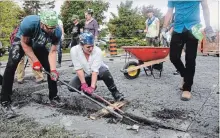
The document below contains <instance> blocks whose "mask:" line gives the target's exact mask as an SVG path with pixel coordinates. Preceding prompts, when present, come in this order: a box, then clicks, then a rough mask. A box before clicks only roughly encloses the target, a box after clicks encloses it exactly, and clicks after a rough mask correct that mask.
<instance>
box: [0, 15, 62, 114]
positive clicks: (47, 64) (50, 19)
mask: <svg viewBox="0 0 220 138" xmlns="http://www.w3.org/2000/svg"><path fill="white" fill-rule="evenodd" d="M61 35H62V32H61V29H60V28H59V27H58V19H57V15H56V12H55V11H45V12H42V13H41V14H40V16H38V15H29V16H27V17H25V18H24V19H23V21H22V22H21V24H20V27H19V30H18V32H17V34H16V37H15V39H14V42H13V44H12V45H13V46H11V49H10V52H9V58H8V63H7V65H6V68H5V72H4V75H3V84H2V90H1V105H2V106H1V107H2V110H3V113H4V116H5V117H6V118H12V117H15V116H16V113H15V112H14V111H13V110H12V108H11V103H12V100H11V96H12V86H13V80H14V75H15V71H16V68H17V65H18V63H19V62H20V60H21V58H22V57H23V56H24V54H26V55H27V56H28V57H29V58H30V59H31V60H32V62H33V69H34V70H36V71H39V70H41V69H42V67H44V69H45V70H46V71H47V72H50V74H51V75H48V76H47V81H48V87H49V99H50V105H51V106H59V105H60V104H61V102H60V98H59V97H58V96H57V92H58V91H57V82H56V81H57V79H58V76H59V75H58V72H57V71H56V50H57V49H56V46H57V44H58V43H59V41H60V39H61ZM48 41H51V42H52V45H51V47H50V48H47V47H46V44H47V42H48ZM49 49H50V50H49Z"/></svg>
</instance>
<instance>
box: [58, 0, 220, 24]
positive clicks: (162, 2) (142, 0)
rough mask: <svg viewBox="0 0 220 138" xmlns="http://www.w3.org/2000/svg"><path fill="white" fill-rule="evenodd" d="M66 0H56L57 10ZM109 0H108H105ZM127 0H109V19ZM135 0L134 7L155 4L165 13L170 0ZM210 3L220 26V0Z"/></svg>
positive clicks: (214, 22)
mask: <svg viewBox="0 0 220 138" xmlns="http://www.w3.org/2000/svg"><path fill="white" fill-rule="evenodd" d="M63 1H64V0H56V7H55V9H56V11H58V12H59V11H60V7H61V5H62V4H63ZM105 1H108V0H105ZM125 1H126V0H111V1H110V0H109V3H110V6H109V9H108V12H106V13H105V15H106V17H107V20H108V19H109V18H111V17H110V12H113V13H115V14H117V5H119V4H120V3H121V2H125ZM132 1H133V7H142V6H144V5H145V6H147V5H150V4H151V5H154V7H156V8H159V9H161V12H162V13H163V14H165V13H166V11H167V1H168V0H132ZM207 1H208V5H209V10H210V15H211V17H210V18H211V25H212V26H213V27H215V28H219V22H220V21H219V19H220V16H219V6H220V5H219V3H220V2H219V0H207ZM201 21H202V24H203V25H204V20H203V15H202V8H201Z"/></svg>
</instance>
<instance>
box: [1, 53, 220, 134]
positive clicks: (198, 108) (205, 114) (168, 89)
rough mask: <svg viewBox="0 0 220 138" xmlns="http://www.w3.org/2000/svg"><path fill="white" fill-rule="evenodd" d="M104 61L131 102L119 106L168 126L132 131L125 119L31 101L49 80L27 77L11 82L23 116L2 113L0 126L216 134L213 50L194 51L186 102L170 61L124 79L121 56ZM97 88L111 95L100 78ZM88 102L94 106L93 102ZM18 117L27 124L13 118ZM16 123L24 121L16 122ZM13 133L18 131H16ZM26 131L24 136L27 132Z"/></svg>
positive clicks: (67, 74)
mask: <svg viewBox="0 0 220 138" xmlns="http://www.w3.org/2000/svg"><path fill="white" fill-rule="evenodd" d="M133 60H134V59H133ZM105 61H106V63H107V65H108V66H109V68H110V71H111V73H112V75H113V77H114V80H115V83H116V84H117V86H118V89H119V91H120V92H122V93H124V95H125V96H126V99H127V100H128V101H129V102H130V103H129V105H127V106H126V107H125V108H124V109H123V110H124V111H126V112H129V113H132V114H135V115H138V116H141V117H145V118H147V119H149V120H152V121H157V122H160V123H161V124H165V125H166V126H167V127H168V128H167V129H165V128H155V127H151V126H144V127H141V129H140V130H139V132H138V133H136V132H134V131H128V130H126V127H127V125H126V124H123V123H117V124H109V123H108V120H109V118H103V119H98V120H96V121H93V120H90V119H88V118H87V116H86V115H85V114H84V113H79V114H75V113H76V112H71V113H70V114H65V113H66V112H67V109H62V110H65V112H63V111H61V109H56V108H51V107H48V106H45V105H42V104H38V103H36V102H33V99H32V98H31V95H32V93H33V92H36V91H39V90H41V91H42V90H43V93H45V94H47V92H48V90H47V89H46V88H47V83H43V84H40V85H39V84H36V83H35V82H34V81H33V80H31V79H30V78H29V79H28V80H26V83H24V84H19V85H18V84H17V83H15V84H14V88H15V94H14V96H13V99H14V101H15V103H16V102H17V101H18V100H19V101H24V102H23V103H24V104H23V105H22V106H20V108H19V109H16V110H17V112H19V114H20V115H21V116H19V118H16V119H15V120H14V121H5V120H4V119H3V118H1V117H0V119H1V120H0V121H1V123H0V128H4V130H7V129H9V130H10V128H11V126H10V125H12V124H16V125H17V127H16V129H15V128H13V129H14V130H19V129H21V130H23V129H24V128H26V129H27V130H29V129H28V124H29V122H30V120H31V122H33V124H37V125H35V126H36V129H35V131H36V136H37V134H41V129H42V127H48V128H53V127H54V126H57V128H53V129H55V130H56V132H57V133H55V132H54V131H53V129H48V131H47V132H48V133H46V134H45V135H48V136H51V137H55V136H58V137H64V136H66V137H95V138H99V137H100V138H103V137H108V138H110V137H111V138H127V137H134V138H145V137H146V138H152V137H155V138H157V137H158V138H159V137H160V138H177V137H178V138H180V137H184V138H185V137H187V138H188V137H189V138H190V137H195V138H203V137H209V138H217V137H218V136H219V127H218V124H219V83H218V82H219V74H218V73H219V66H218V65H219V58H217V57H211V56H208V57H206V56H198V57H197V66H196V74H195V79H194V85H193V89H192V99H191V100H190V101H187V102H185V101H181V100H180V95H181V91H180V90H179V88H180V85H181V83H182V80H181V77H180V76H178V75H173V72H174V71H175V69H174V67H173V65H172V63H170V62H169V61H167V62H165V63H164V71H163V73H162V77H161V78H160V79H154V78H153V77H152V76H146V75H145V73H144V71H143V70H141V73H140V75H139V77H138V78H136V79H134V80H128V79H126V78H125V77H124V75H123V74H122V73H121V72H120V69H122V68H123V66H124V64H125V63H124V59H123V57H114V58H113V61H110V60H109V58H105ZM62 65H63V66H62V68H61V69H59V72H60V73H61V79H63V80H66V81H69V80H70V79H71V78H72V77H73V76H74V74H72V73H71V72H72V69H71V68H69V67H68V65H70V61H65V62H63V64H62ZM29 70H30V69H28V71H29ZM1 72H2V70H1ZM156 75H158V73H156ZM58 90H59V94H60V95H61V96H64V97H69V98H70V99H71V97H76V95H77V94H75V93H69V91H68V90H67V88H66V86H63V85H62V86H59V87H58ZM96 93H97V94H99V95H101V96H104V97H106V98H108V99H112V97H111V94H110V92H109V91H108V89H107V88H106V87H105V85H104V83H103V82H98V88H97V90H96ZM67 99H68V98H67ZM72 99H74V98H72ZM73 101H74V100H72V102H73ZM79 101H80V100H79ZM69 103H71V102H69ZM90 104H91V106H94V105H92V103H90ZM82 106H85V105H82ZM86 106H88V105H86ZM96 110H98V108H97V109H96ZM89 113H91V112H87V114H89ZM22 119H23V120H24V121H23V122H24V124H25V125H19V123H15V122H19V121H20V120H22ZM26 120H27V121H26ZM3 122H6V123H9V124H10V125H6V126H5V127H3V126H4V124H5V123H3ZM25 122H26V123H25ZM26 125H27V126H26ZM20 126H22V127H21V128H20ZM34 128H35V127H34ZM63 128H65V129H63ZM169 128H171V129H169ZM1 130H2V129H1ZM58 130H59V131H58ZM21 132H22V131H21ZM31 132H32V131H31ZM50 132H51V133H50ZM69 132H71V133H69ZM3 133H4V135H5V136H7V137H13V136H14V135H15V134H14V132H13V133H12V132H10V131H5V132H4V131H3ZM17 133H18V134H20V133H19V132H18V131H17ZM21 134H23V133H21ZM21 134H20V135H21ZM1 136H2V135H1ZM1 136H0V137H1ZM24 136H27V137H28V135H25V134H24ZM33 137H34V136H33Z"/></svg>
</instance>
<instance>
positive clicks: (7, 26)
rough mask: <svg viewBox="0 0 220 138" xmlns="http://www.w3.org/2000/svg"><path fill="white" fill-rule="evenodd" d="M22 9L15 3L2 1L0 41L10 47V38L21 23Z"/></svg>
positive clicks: (0, 9)
mask: <svg viewBox="0 0 220 138" xmlns="http://www.w3.org/2000/svg"><path fill="white" fill-rule="evenodd" d="M22 13H23V12H22V9H21V8H20V7H19V6H18V5H17V4H16V3H14V2H13V1H10V0H7V1H0V41H2V42H3V45H4V46H6V45H9V37H10V34H11V32H12V31H13V30H14V27H15V26H17V25H18V23H19V22H20V16H21V15H22Z"/></svg>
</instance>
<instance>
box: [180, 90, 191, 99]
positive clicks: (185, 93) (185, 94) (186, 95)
mask: <svg viewBox="0 0 220 138" xmlns="http://www.w3.org/2000/svg"><path fill="white" fill-rule="evenodd" d="M191 97H192V95H191V92H190V91H183V93H182V95H181V100H183V101H189V100H190V99H191Z"/></svg>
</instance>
